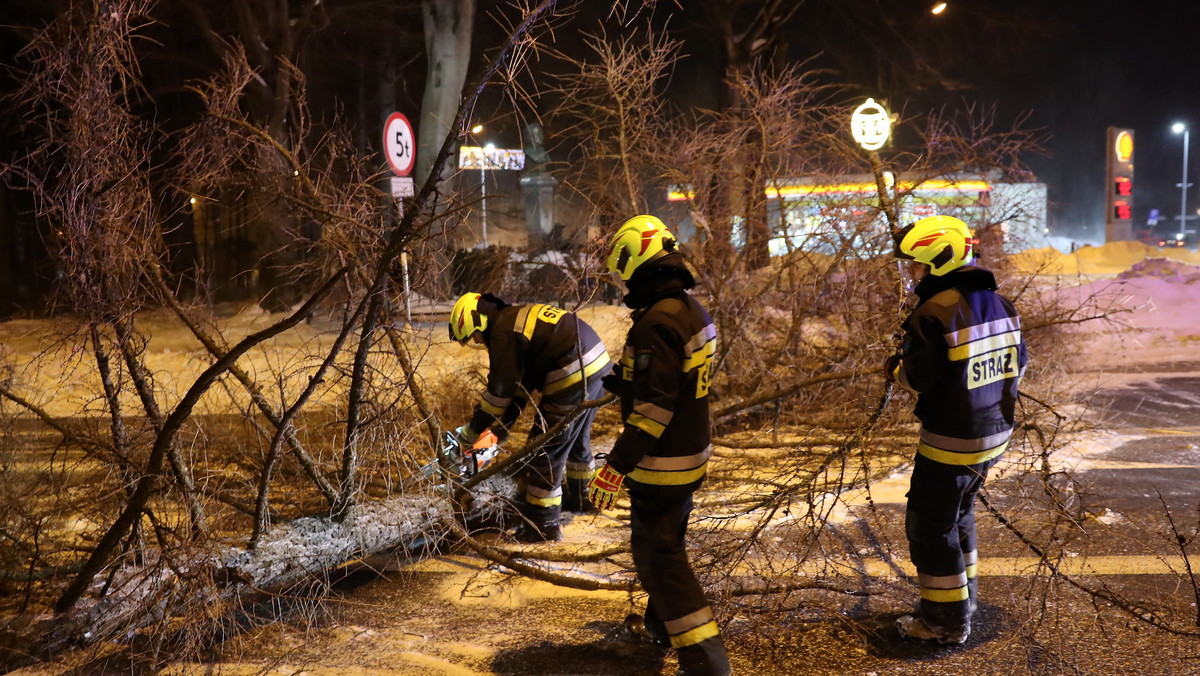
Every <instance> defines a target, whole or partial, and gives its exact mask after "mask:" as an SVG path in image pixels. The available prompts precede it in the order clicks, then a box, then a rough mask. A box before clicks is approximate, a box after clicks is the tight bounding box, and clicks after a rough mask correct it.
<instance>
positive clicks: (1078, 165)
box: [941, 0, 1200, 238]
mask: <svg viewBox="0 0 1200 676" xmlns="http://www.w3.org/2000/svg"><path fill="white" fill-rule="evenodd" d="M980 12H986V13H988V14H990V15H991V16H993V17H997V18H998V20H1008V19H1011V20H1012V21H1013V22H1014V23H1013V25H1015V26H1016V27H1017V30H1015V31H1012V32H1008V31H1006V34H1008V35H1009V36H1010V40H1011V42H1010V44H1001V45H998V44H996V43H995V42H992V41H990V40H988V39H986V38H981V39H980V47H979V48H976V49H969V50H968V52H967V53H966V55H965V56H966V58H965V60H964V62H963V63H962V65H961V71H960V72H961V73H962V76H963V77H964V79H969V81H970V83H971V84H972V85H973V90H974V91H972V92H964V94H970V95H974V96H978V97H979V98H981V99H983V100H988V99H991V100H993V101H995V102H996V103H997V105H998V106H999V108H1000V109H1001V110H1003V111H1005V112H1006V114H1008V115H1013V114H1016V113H1018V112H1019V111H1022V110H1025V111H1028V112H1029V113H1030V115H1031V117H1030V118H1029V122H1028V123H1027V126H1031V127H1034V128H1044V129H1045V130H1046V131H1047V132H1048V133H1049V134H1050V140H1049V142H1048V150H1049V153H1050V154H1049V156H1046V157H1030V158H1028V161H1029V164H1030V165H1031V167H1032V168H1033V170H1034V172H1035V173H1036V174H1037V176H1038V178H1039V179H1041V180H1042V181H1043V182H1045V183H1047V185H1048V186H1049V189H1050V198H1051V206H1050V209H1051V223H1050V225H1051V229H1052V234H1062V235H1065V236H1068V237H1092V238H1100V237H1102V235H1103V226H1104V188H1105V166H1104V162H1105V130H1106V128H1107V127H1109V126H1116V127H1128V128H1132V129H1134V130H1135V139H1136V143H1135V151H1134V164H1135V174H1134V231H1135V232H1136V231H1137V230H1139V229H1141V228H1144V227H1146V225H1145V224H1146V219H1147V215H1148V213H1149V210H1150V209H1151V208H1158V209H1159V210H1161V212H1162V216H1161V217H1160V219H1162V220H1160V221H1159V225H1158V232H1159V234H1160V235H1162V234H1166V233H1171V232H1174V231H1175V226H1174V225H1173V224H1174V223H1177V221H1175V220H1174V219H1175V217H1176V216H1177V215H1178V213H1179V201H1180V193H1179V188H1178V187H1177V184H1178V183H1179V182H1180V175H1181V173H1182V168H1183V167H1182V165H1183V136H1182V135H1181V134H1176V133H1173V132H1172V131H1171V125H1172V123H1174V122H1176V121H1179V122H1183V123H1185V124H1187V125H1188V126H1189V128H1190V129H1191V131H1192V133H1191V152H1190V153H1189V158H1188V164H1189V166H1188V175H1189V180H1190V182H1193V183H1196V182H1198V181H1197V178H1198V177H1200V76H1198V72H1200V2H1194V1H1192V0H1172V1H1168V2H1164V3H1152V4H1142V3H1134V2H1114V1H1111V0H1103V1H1098V2H1084V1H1081V0H1008V1H1006V2H999V1H997V2H969V1H962V2H953V1H952V2H951V3H950V6H949V8H948V10H947V13H946V14H945V15H944V16H943V17H941V18H943V19H946V20H947V23H950V24H952V25H963V26H968V27H977V26H979V18H978V14H979V13H980ZM956 14H957V15H958V16H956ZM972 14H974V15H975V17H974V18H972V16H971V15H972ZM962 15H967V16H965V17H964V16H962ZM1007 28H1009V29H1011V28H1012V25H1010V26H1008V27H1007ZM1010 48H1011V49H1010ZM1188 192H1189V196H1188V205H1189V210H1190V211H1191V212H1192V214H1193V215H1194V214H1195V210H1196V209H1197V207H1200V186H1193V187H1191V188H1189V190H1188ZM1192 227H1196V226H1195V222H1193V224H1192Z"/></svg>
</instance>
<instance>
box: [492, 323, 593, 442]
mask: <svg viewBox="0 0 1200 676" xmlns="http://www.w3.org/2000/svg"><path fill="white" fill-rule="evenodd" d="M483 339H484V342H485V343H486V344H487V351H488V361H489V362H490V367H489V371H488V382H487V389H486V390H485V391H484V393H483V397H482V399H481V400H480V402H479V403H478V404H477V405H476V406H475V413H474V415H473V416H471V429H472V430H474V431H475V432H476V433H479V432H482V431H483V430H485V429H487V428H489V427H491V428H492V431H493V432H496V433H497V434H500V435H504V434H506V433H507V430H508V428H509V427H510V426H511V425H512V424H513V423H514V422H515V421H516V420H517V418H518V417H520V415H521V410H522V409H523V408H524V407H525V405H526V404H527V403H528V402H529V396H530V395H531V394H532V393H533V392H535V391H539V390H540V391H541V393H542V398H541V401H540V402H539V404H538V407H539V408H540V409H541V410H542V412H543V413H544V414H546V415H548V416H555V415H559V416H561V415H564V414H566V413H568V412H569V411H571V410H572V409H573V408H574V407H575V406H576V405H577V404H578V403H580V402H581V401H583V399H584V393H585V389H584V388H583V387H582V386H581V383H582V382H583V379H584V377H586V378H587V379H588V380H594V379H598V378H601V377H603V376H604V375H606V374H607V373H608V372H609V371H610V370H611V364H612V362H611V361H610V360H609V358H608V351H607V350H606V349H605V347H604V343H602V342H600V337H599V336H597V335H596V332H595V331H593V330H592V327H590V326H588V325H587V323H586V322H584V321H582V320H580V319H579V318H578V317H576V316H575V314H574V313H572V312H567V311H566V310H561V309H559V308H556V307H554V306H552V305H543V304H537V305H508V306H504V307H502V308H500V309H499V310H498V311H496V312H494V313H492V314H491V316H490V317H489V319H488V327H487V329H486V330H485V331H484V332H483ZM497 420H499V429H497V427H496V426H495V423H496V421H497Z"/></svg>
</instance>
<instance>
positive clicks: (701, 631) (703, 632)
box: [671, 620, 721, 648]
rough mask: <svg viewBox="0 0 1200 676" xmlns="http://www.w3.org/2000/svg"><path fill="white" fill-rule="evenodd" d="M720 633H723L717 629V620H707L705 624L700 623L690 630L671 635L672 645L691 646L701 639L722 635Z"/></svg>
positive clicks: (705, 639) (676, 646)
mask: <svg viewBox="0 0 1200 676" xmlns="http://www.w3.org/2000/svg"><path fill="white" fill-rule="evenodd" d="M720 633H721V631H720V630H719V629H717V622H716V620H712V621H709V622H705V623H704V624H702V625H700V626H699V627H696V628H695V629H690V630H688V631H685V632H683V633H682V634H680V635H678V636H672V637H671V647H672V648H686V647H687V646H690V645H696V644H697V643H700V642H701V641H707V640H708V639H710V638H712V637H714V636H718V635H720Z"/></svg>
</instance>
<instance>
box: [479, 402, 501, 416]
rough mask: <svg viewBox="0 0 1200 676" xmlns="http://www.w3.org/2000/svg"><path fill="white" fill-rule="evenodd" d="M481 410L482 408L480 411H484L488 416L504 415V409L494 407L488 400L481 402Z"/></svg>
mask: <svg viewBox="0 0 1200 676" xmlns="http://www.w3.org/2000/svg"><path fill="white" fill-rule="evenodd" d="M479 408H480V410H482V411H483V412H484V413H486V414H488V415H497V416H498V415H501V414H503V413H504V409H502V408H500V407H499V406H493V405H492V404H491V403H489V402H488V400H487V399H480V400H479Z"/></svg>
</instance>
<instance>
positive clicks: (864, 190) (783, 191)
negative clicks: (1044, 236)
mask: <svg viewBox="0 0 1200 676" xmlns="http://www.w3.org/2000/svg"><path fill="white" fill-rule="evenodd" d="M893 180H894V179H893ZM896 187H897V189H898V190H901V191H918V192H951V193H967V192H988V191H990V190H991V189H992V186H991V185H990V184H989V183H988V182H987V181H982V180H968V181H952V180H949V179H931V180H928V181H922V182H921V183H920V184H917V183H913V182H912V181H899V182H897V183H896ZM878 191H879V186H877V185H875V184H874V183H868V182H865V181H864V182H862V183H808V184H802V185H780V186H778V187H768V188H767V189H766V190H764V191H763V193H764V194H765V196H766V197H767V198H768V199H780V198H789V197H803V196H805V195H838V194H843V195H844V194H875V193H876V192H878ZM694 196H695V193H694V192H693V191H691V190H685V189H682V188H675V189H672V190H670V191H669V192H668V193H667V200H669V201H671V202H683V201H686V200H690V199H692V198H693V197H694Z"/></svg>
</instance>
